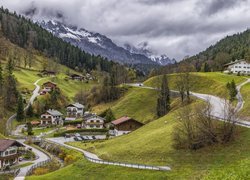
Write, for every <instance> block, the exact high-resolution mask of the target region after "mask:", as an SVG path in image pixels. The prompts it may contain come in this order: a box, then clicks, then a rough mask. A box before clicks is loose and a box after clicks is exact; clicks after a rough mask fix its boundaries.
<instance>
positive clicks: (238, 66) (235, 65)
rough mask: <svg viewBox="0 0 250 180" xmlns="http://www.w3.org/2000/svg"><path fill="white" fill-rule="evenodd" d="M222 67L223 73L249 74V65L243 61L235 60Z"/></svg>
mask: <svg viewBox="0 0 250 180" xmlns="http://www.w3.org/2000/svg"><path fill="white" fill-rule="evenodd" d="M224 67H225V68H226V70H225V71H224V72H225V73H234V74H238V73H240V74H250V64H249V63H248V62H246V61H245V60H244V59H241V60H235V61H234V62H230V63H228V64H225V65H224Z"/></svg>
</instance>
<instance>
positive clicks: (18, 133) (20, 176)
mask: <svg viewBox="0 0 250 180" xmlns="http://www.w3.org/2000/svg"><path fill="white" fill-rule="evenodd" d="M42 79H43V78H41V79H38V80H37V81H36V82H35V83H34V85H35V90H34V91H33V94H32V96H31V98H30V100H29V103H28V105H27V106H26V107H25V108H24V110H26V109H28V107H29V106H30V105H32V104H33V102H34V101H35V99H36V97H37V96H39V90H40V86H39V85H38V82H39V81H41V80H42ZM15 118H16V114H14V115H12V116H11V117H10V118H9V119H8V120H7V123H6V128H7V131H8V134H11V135H14V136H16V137H21V138H22V137H23V136H22V135H21V130H22V128H23V126H24V125H20V126H18V127H17V129H16V130H14V131H11V124H12V121H13V120H15ZM17 141H18V142H20V143H22V144H23V145H24V146H25V147H26V148H32V151H33V152H34V153H35V154H36V156H37V157H38V158H37V159H36V160H34V161H31V162H33V164H32V165H29V166H26V167H23V168H20V172H19V173H18V174H17V176H16V177H15V179H14V180H24V179H25V176H26V174H27V172H28V171H29V169H30V168H31V167H32V166H33V165H36V164H38V163H40V162H43V161H46V160H48V159H50V157H48V156H47V155H46V154H45V153H43V152H42V151H40V150H38V149H36V148H34V147H31V146H29V145H27V144H24V141H25V140H24V139H19V140H17Z"/></svg>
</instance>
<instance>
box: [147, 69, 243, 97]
mask: <svg viewBox="0 0 250 180" xmlns="http://www.w3.org/2000/svg"><path fill="white" fill-rule="evenodd" d="M176 79H177V74H170V75H168V80H169V86H170V88H171V89H175V90H177V88H176ZM190 80H191V84H192V85H191V91H193V92H199V93H207V94H212V95H216V96H220V97H225V94H227V89H226V84H227V82H231V81H232V80H234V81H235V82H236V84H239V83H241V82H244V81H245V80H246V78H245V77H243V76H235V75H228V74H224V73H219V72H210V73H190ZM160 82H161V76H155V77H152V78H150V79H148V80H147V81H145V82H144V85H146V86H152V87H159V84H160Z"/></svg>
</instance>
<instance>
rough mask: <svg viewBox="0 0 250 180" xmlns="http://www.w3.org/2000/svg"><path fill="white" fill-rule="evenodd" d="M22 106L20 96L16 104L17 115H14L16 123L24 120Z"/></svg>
mask: <svg viewBox="0 0 250 180" xmlns="http://www.w3.org/2000/svg"><path fill="white" fill-rule="evenodd" d="M23 108H24V105H23V98H22V96H21V95H19V97H18V104H17V113H16V119H17V121H22V120H24V109H23Z"/></svg>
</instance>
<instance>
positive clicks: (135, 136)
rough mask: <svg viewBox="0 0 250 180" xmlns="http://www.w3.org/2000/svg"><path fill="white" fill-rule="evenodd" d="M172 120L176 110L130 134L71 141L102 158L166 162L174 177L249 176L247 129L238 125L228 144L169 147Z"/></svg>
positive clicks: (249, 154)
mask: <svg viewBox="0 0 250 180" xmlns="http://www.w3.org/2000/svg"><path fill="white" fill-rule="evenodd" d="M197 103H199V102H196V104H197ZM177 111H178V110H177ZM175 120H176V112H175V111H173V112H171V113H170V114H169V115H167V116H165V117H163V118H160V119H158V120H155V121H153V122H151V123H148V124H147V125H145V126H144V127H142V128H140V129H138V130H137V131H135V132H133V133H131V134H129V135H125V136H121V137H117V138H114V139H111V140H108V141H104V142H96V143H87V144H84V143H78V142H77V143H72V144H73V145H75V146H78V147H81V148H83V149H86V150H88V151H92V152H94V153H96V154H98V155H99V156H100V157H101V158H103V159H108V160H113V161H122V162H132V163H145V164H153V165H168V166H170V167H171V168H172V169H173V170H172V171H171V172H168V173H167V177H169V178H173V179H226V178H228V179H231V177H233V178H232V179H247V178H249V173H250V169H249V168H248V165H249V164H250V151H249V148H250V141H249V139H250V130H249V129H246V128H240V129H239V131H240V135H237V137H236V138H235V141H234V142H232V143H231V144H225V145H215V146H211V147H206V148H203V149H200V150H197V151H188V150H176V149H174V148H173V147H172V143H173V141H172V136H171V135H172V132H173V131H174V125H175V123H176V121H175ZM220 172H222V173H220ZM227 172H230V173H227ZM159 179H160V177H159Z"/></svg>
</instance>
